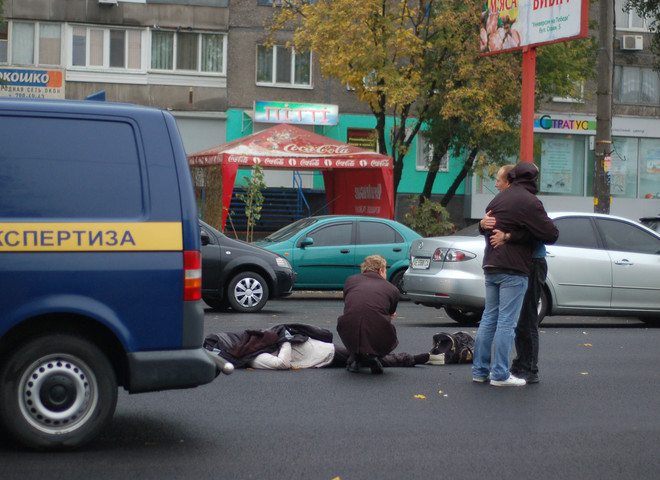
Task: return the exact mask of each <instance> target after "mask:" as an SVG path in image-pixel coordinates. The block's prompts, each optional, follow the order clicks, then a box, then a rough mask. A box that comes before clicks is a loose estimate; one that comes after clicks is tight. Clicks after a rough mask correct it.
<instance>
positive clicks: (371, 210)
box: [188, 124, 394, 228]
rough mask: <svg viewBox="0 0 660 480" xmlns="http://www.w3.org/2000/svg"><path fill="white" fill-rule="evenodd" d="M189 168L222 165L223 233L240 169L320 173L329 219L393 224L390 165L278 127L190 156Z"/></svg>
mask: <svg viewBox="0 0 660 480" xmlns="http://www.w3.org/2000/svg"><path fill="white" fill-rule="evenodd" d="M188 162H189V163H190V166H191V167H203V166H207V165H218V164H221V165H222V189H223V190H222V203H223V206H224V207H226V208H225V209H223V214H222V227H223V228H224V226H225V222H226V221H227V213H228V211H229V204H230V203H231V196H232V192H233V189H234V182H235V180H236V172H237V171H238V168H239V167H251V166H252V165H261V166H262V167H263V168H279V169H282V168H283V169H288V170H303V169H312V170H321V171H322V172H323V180H324V182H325V192H326V198H327V202H328V213H330V214H345V215H371V216H375V217H383V218H394V182H393V170H392V159H391V158H390V157H388V156H386V155H381V154H379V153H376V152H372V151H369V150H365V149H362V148H358V147H354V146H352V145H348V144H346V143H342V142H339V141H337V140H332V139H330V138H327V137H324V136H322V135H317V134H315V133H312V132H309V131H307V130H304V129H301V128H297V127H294V126H292V125H289V124H280V125H276V126H274V127H271V128H269V129H267V130H264V131H262V132H258V133H254V134H252V135H248V136H247V137H243V138H239V139H237V140H234V141H232V142H229V143H225V144H224V145H218V146H217V147H212V148H208V149H206V150H202V151H200V152H197V153H192V154H190V155H188Z"/></svg>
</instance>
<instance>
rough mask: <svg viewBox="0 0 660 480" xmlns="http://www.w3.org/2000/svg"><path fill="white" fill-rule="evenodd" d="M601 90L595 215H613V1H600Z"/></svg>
mask: <svg viewBox="0 0 660 480" xmlns="http://www.w3.org/2000/svg"><path fill="white" fill-rule="evenodd" d="M599 6H600V26H599V31H598V43H599V49H598V90H597V92H596V95H597V97H596V98H597V111H596V145H595V151H594V163H595V165H594V179H593V180H594V181H593V185H594V213H607V214H609V213H610V202H611V196H610V177H609V171H610V166H611V154H612V70H613V63H614V48H613V42H614V0H605V1H604V2H599Z"/></svg>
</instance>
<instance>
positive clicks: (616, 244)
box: [596, 218, 660, 255]
mask: <svg viewBox="0 0 660 480" xmlns="http://www.w3.org/2000/svg"><path fill="white" fill-rule="evenodd" d="M596 223H598V227H599V228H600V230H601V231H602V232H603V237H604V239H605V241H606V242H607V249H608V250H616V251H623V252H636V253H649V254H652V255H655V254H657V253H658V251H659V249H660V241H658V239H657V238H655V237H653V236H652V235H650V234H649V233H646V232H645V231H644V230H642V229H641V228H637V227H635V226H634V225H629V224H627V223H624V222H619V221H617V220H606V219H603V218H597V219H596Z"/></svg>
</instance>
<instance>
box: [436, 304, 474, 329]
mask: <svg viewBox="0 0 660 480" xmlns="http://www.w3.org/2000/svg"><path fill="white" fill-rule="evenodd" d="M445 312H447V316H448V317H449V318H451V319H452V320H454V321H455V322H458V323H460V324H461V325H468V326H473V325H477V324H478V323H479V322H480V321H481V315H482V314H483V311H479V312H475V311H473V310H463V309H461V308H457V307H448V306H445Z"/></svg>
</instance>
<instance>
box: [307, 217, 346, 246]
mask: <svg viewBox="0 0 660 480" xmlns="http://www.w3.org/2000/svg"><path fill="white" fill-rule="evenodd" d="M352 232H353V224H352V223H339V224H334V225H327V226H323V227H320V228H319V229H318V230H314V231H313V232H311V233H310V234H309V235H307V237H311V238H313V239H314V244H313V245H310V247H329V246H332V245H350V244H351V237H352Z"/></svg>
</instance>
